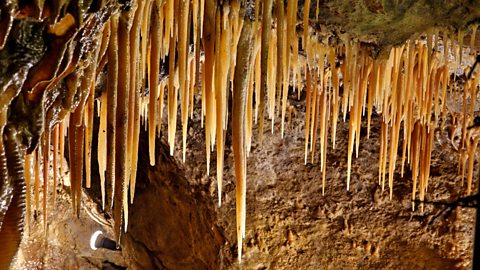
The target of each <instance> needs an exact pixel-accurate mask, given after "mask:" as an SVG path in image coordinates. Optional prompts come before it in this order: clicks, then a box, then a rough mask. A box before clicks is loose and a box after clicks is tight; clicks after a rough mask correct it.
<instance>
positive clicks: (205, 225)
mask: <svg viewBox="0 0 480 270" xmlns="http://www.w3.org/2000/svg"><path fill="white" fill-rule="evenodd" d="M143 135H146V134H143ZM144 138H146V136H144ZM147 146H148V141H147V140H141V144H140V149H142V150H140V153H139V155H140V157H139V164H142V165H141V168H142V169H141V170H140V171H139V174H138V177H137V179H138V183H137V187H136V193H135V203H134V204H133V205H132V206H131V207H130V214H129V220H130V222H129V227H128V233H127V234H125V236H124V243H123V254H124V256H125V260H126V262H127V264H128V265H129V266H130V267H131V268H132V269H220V268H221V265H222V261H221V260H220V257H219V256H218V255H219V252H220V248H221V246H222V245H223V243H224V237H223V235H222V232H220V231H219V228H217V226H216V213H215V210H214V209H213V203H212V202H211V201H210V198H208V196H205V195H204V194H203V195H202V194H201V193H200V192H198V191H197V190H195V188H194V187H193V186H190V184H189V182H188V180H187V178H186V176H185V172H184V171H183V170H181V169H180V167H179V166H178V165H177V163H176V162H175V161H174V160H173V158H171V157H170V156H169V154H168V152H169V150H168V148H167V146H166V145H165V144H164V143H162V142H160V141H158V142H157V151H156V153H158V155H157V159H156V164H157V165H156V166H155V167H149V166H146V165H147V164H149V162H148V147H147Z"/></svg>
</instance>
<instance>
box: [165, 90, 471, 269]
mask: <svg viewBox="0 0 480 270" xmlns="http://www.w3.org/2000/svg"><path fill="white" fill-rule="evenodd" d="M290 101H291V102H292V103H293V104H295V103H296V102H295V100H294V98H293V97H292V98H291V99H290ZM300 104H303V103H300ZM296 110H297V111H296V115H295V116H294V117H293V118H292V119H293V120H292V122H291V123H289V124H288V125H287V126H288V127H289V128H288V131H287V132H286V135H285V138H283V139H281V138H280V134H279V125H276V127H275V130H276V132H275V133H274V134H271V133H270V130H266V132H265V134H264V143H263V145H258V142H257V141H256V140H255V141H254V144H253V147H252V148H253V149H252V153H251V154H250V157H249V158H248V168H247V232H246V241H245V242H246V245H245V246H244V252H245V253H244V256H243V259H244V261H243V262H242V265H241V268H242V269H469V265H470V263H471V262H470V260H471V252H472V239H473V226H474V218H473V215H474V211H473V210H471V209H455V210H454V211H453V212H452V214H451V215H445V214H442V212H441V211H442V210H443V209H444V208H443V207H440V206H436V207H433V206H431V205H426V206H425V210H424V211H423V212H421V211H420V210H416V211H412V206H411V205H412V204H411V188H412V181H411V173H410V170H409V169H406V171H405V175H404V177H401V176H400V174H399V173H395V177H394V194H393V199H392V200H391V201H390V200H389V196H388V187H386V190H385V191H384V192H382V188H381V185H379V184H378V166H377V162H378V151H379V144H378V143H379V136H378V132H379V128H378V124H379V122H378V121H379V117H378V116H374V118H373V127H372V130H371V135H370V139H368V140H367V139H366V125H365V126H363V128H362V134H361V136H362V139H361V146H360V152H359V157H358V158H357V159H354V162H353V166H352V182H351V190H350V192H348V191H347V190H346V171H347V170H346V167H347V166H346V163H347V149H346V146H347V138H348V129H347V128H348V124H346V123H343V122H342V121H340V122H339V125H338V129H339V131H338V133H337V142H336V146H337V147H336V149H335V150H332V148H331V145H329V148H328V159H327V179H326V186H325V195H324V196H323V195H322V173H321V172H320V165H319V162H318V158H319V157H318V156H317V157H316V162H315V163H313V164H311V163H310V162H309V163H308V164H307V165H304V159H303V157H304V119H303V118H304V114H303V113H302V110H304V108H303V106H302V105H296ZM199 124H200V123H199V122H198V121H194V122H193V123H192V124H191V128H190V133H189V134H190V138H189V146H188V147H189V152H188V154H187V160H186V163H185V164H184V165H183V167H184V168H185V170H186V172H187V175H189V176H191V177H189V178H188V179H189V181H190V182H191V183H192V185H193V186H195V185H198V187H197V188H200V189H202V186H203V187H207V188H208V189H209V192H210V194H209V197H210V199H211V200H212V201H215V200H216V192H217V191H216V183H215V179H214V177H213V176H214V175H215V166H216V164H215V162H212V165H211V166H212V168H211V175H212V177H207V176H206V175H205V171H206V163H205V153H204V147H203V143H201V142H203V140H204V135H203V133H202V132H201V129H200V128H199ZM277 124H278V123H277ZM267 126H269V125H267ZM254 134H258V132H257V131H256V132H255V133H254ZM445 136H446V134H445V132H444V131H441V130H438V131H437V134H436V137H437V141H436V145H435V150H434V152H433V157H432V166H431V178H430V182H429V192H428V194H427V197H426V199H427V200H428V201H440V200H443V201H445V200H455V199H456V198H459V197H461V196H465V188H462V181H461V177H459V176H458V175H457V163H456V156H455V155H453V153H452V152H451V149H450V148H449V147H448V146H447V145H445V144H444V143H443V141H444V140H445ZM227 138H228V136H227ZM441 142H442V143H441ZM177 145H179V144H177ZM226 149H227V150H226V161H225V164H226V168H225V180H224V181H225V183H224V186H225V189H224V191H225V194H224V198H225V199H224V201H223V205H222V207H221V208H217V212H218V215H217V216H218V219H217V221H216V222H217V224H218V226H219V227H220V228H221V229H222V230H223V231H224V233H225V236H226V240H227V243H226V246H225V247H224V249H223V250H224V252H223V256H224V259H225V260H226V261H228V262H234V263H233V264H230V265H228V264H226V267H225V268H226V269H231V268H233V269H235V268H238V267H239V266H238V265H237V263H236V260H235V259H234V258H236V248H235V247H236V246H235V245H236V243H235V242H236V241H235V239H236V238H235V185H234V172H233V157H232V153H231V148H230V142H228V141H227V144H226ZM180 153H181V151H177V152H176V155H177V160H181V159H180ZM399 168H400V163H398V164H397V172H399ZM406 168H407V166H406ZM475 175H476V174H475ZM207 197H208V196H207ZM417 209H418V207H417ZM172 269H175V268H172Z"/></svg>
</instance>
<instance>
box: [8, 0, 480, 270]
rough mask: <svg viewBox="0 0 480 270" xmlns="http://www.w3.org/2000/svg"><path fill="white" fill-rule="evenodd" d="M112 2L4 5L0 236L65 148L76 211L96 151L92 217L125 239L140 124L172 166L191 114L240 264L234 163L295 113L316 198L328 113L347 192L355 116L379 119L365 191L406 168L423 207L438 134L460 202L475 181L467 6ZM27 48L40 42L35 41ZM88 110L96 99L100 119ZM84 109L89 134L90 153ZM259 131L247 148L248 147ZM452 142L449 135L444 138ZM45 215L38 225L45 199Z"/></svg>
mask: <svg viewBox="0 0 480 270" xmlns="http://www.w3.org/2000/svg"><path fill="white" fill-rule="evenodd" d="M253 3H256V6H253ZM260 3H263V7H262V8H260V6H259V4H260ZM123 4H124V5H116V3H114V2H109V3H105V2H104V1H98V2H95V3H92V2H90V1H83V2H81V3H77V2H75V1H72V2H68V1H63V2H59V3H54V4H50V2H48V3H44V2H43V1H40V2H38V1H37V2H31V3H21V4H19V5H17V3H16V2H15V1H9V2H6V3H2V4H1V6H0V7H1V8H2V13H3V14H4V15H2V16H3V18H2V20H1V21H0V48H1V49H2V50H1V56H2V63H1V64H2V70H4V71H5V72H4V73H3V77H2V92H1V93H0V94H1V95H2V96H1V99H0V100H1V103H0V116H1V117H0V120H1V121H0V128H1V129H0V130H2V135H3V136H2V137H3V138H2V139H3V142H1V143H2V144H4V145H5V147H4V148H5V151H4V152H5V157H6V158H5V159H2V160H3V161H2V164H3V165H2V166H0V170H1V172H0V173H1V175H2V178H3V179H4V180H5V181H2V186H1V188H2V189H1V191H2V194H0V195H1V196H2V201H4V202H5V203H3V204H4V205H6V206H5V207H2V215H0V217H2V219H3V217H5V218H4V219H5V220H2V222H3V224H20V226H18V228H13V227H15V226H13V225H12V226H13V227H12V226H10V225H9V226H4V227H3V231H0V233H2V232H3V233H8V234H9V235H10V229H12V230H13V231H15V235H14V238H15V239H19V236H21V232H22V225H21V224H22V222H21V221H19V220H17V219H19V218H18V217H21V216H22V214H21V213H23V205H24V202H23V189H24V186H26V187H27V189H28V190H27V193H26V198H25V200H26V206H27V207H26V208H27V209H26V213H27V215H26V216H27V217H28V216H30V208H31V204H33V201H35V204H36V205H38V204H39V202H38V196H35V200H33V199H32V197H31V195H32V190H33V191H34V192H33V194H39V192H38V190H39V184H38V183H39V181H40V175H41V171H40V166H39V165H40V164H41V163H42V162H43V178H44V179H45V183H46V184H45V185H43V193H44V194H48V190H49V188H51V186H49V183H50V182H49V181H47V180H48V179H47V178H48V174H47V171H48V167H49V162H50V161H53V162H54V165H53V168H54V177H53V187H54V188H56V177H55V176H56V175H57V169H58V168H57V167H58V166H57V165H56V164H57V155H60V156H61V157H63V156H64V152H63V151H64V149H65V144H67V146H68V159H69V166H70V170H71V174H70V183H71V195H72V202H73V208H74V211H75V212H76V213H77V215H78V214H79V212H80V207H81V196H82V187H83V186H85V187H87V188H88V187H90V184H91V168H92V166H91V164H92V160H91V156H92V150H97V153H98V160H97V161H98V164H99V173H100V179H101V184H100V186H101V194H102V196H101V198H102V206H104V207H106V208H107V210H106V211H111V212H112V216H113V220H114V221H113V227H114V228H113V229H114V232H115V239H116V240H117V241H120V240H121V239H122V238H121V236H122V231H124V230H126V229H127V228H128V227H129V222H128V217H129V216H131V215H130V214H131V213H130V212H129V211H128V208H129V201H134V195H135V185H136V175H137V174H136V170H137V164H138V142H139V132H140V121H144V122H145V124H146V125H147V130H148V140H149V162H148V163H149V164H151V165H154V164H155V161H156V159H157V156H158V154H159V153H157V152H156V151H155V149H156V148H155V137H156V136H157V135H161V134H162V132H163V130H166V131H168V132H167V133H168V134H167V135H166V136H165V137H166V139H167V140H168V144H169V147H170V151H169V153H170V155H173V154H175V151H174V150H175V142H176V136H175V135H176V129H177V122H178V121H177V114H178V115H179V117H178V118H180V119H181V121H180V122H181V128H182V141H181V142H182V149H181V151H182V158H181V159H182V160H184V161H186V156H187V150H188V149H189V148H188V147H187V142H188V141H187V138H188V137H189V133H188V130H189V122H191V121H193V120H194V117H193V115H194V111H197V110H198V111H201V113H200V116H197V118H196V121H198V119H199V118H200V119H201V120H200V121H201V122H202V125H201V126H200V127H195V129H197V130H201V131H202V132H204V133H205V136H204V137H203V143H202V145H203V146H204V149H205V159H206V166H205V167H206V168H204V169H205V170H204V171H206V172H207V174H208V172H209V170H210V155H211V152H212V151H214V150H215V151H216V161H217V162H216V165H217V168H216V171H217V177H216V181H217V196H216V197H217V198H218V203H219V205H220V204H222V194H223V193H224V191H223V184H222V183H223V182H222V181H223V177H224V173H223V168H224V167H225V166H226V168H228V166H232V164H234V166H235V167H234V168H235V174H234V175H235V181H236V183H235V188H236V194H235V199H236V203H235V205H236V206H235V211H236V214H235V216H236V218H235V226H234V229H233V230H234V231H236V235H237V237H236V241H232V242H235V243H237V251H236V252H234V253H235V255H237V258H238V260H239V261H241V260H242V247H243V246H244V243H243V240H244V239H245V237H246V236H247V232H246V222H247V218H246V217H247V209H248V205H247V203H246V202H247V200H248V199H247V185H248V180H247V179H248V178H249V177H248V175H249V169H248V166H247V156H248V155H253V154H252V153H251V152H252V145H254V144H255V143H256V141H257V140H259V141H260V142H262V136H265V135H264V131H266V130H267V127H266V126H269V128H268V129H270V127H271V129H272V131H273V130H277V129H278V130H279V133H280V136H281V137H284V136H285V133H286V132H285V130H286V121H287V120H288V119H289V118H288V115H292V114H294V113H295V111H296V110H297V111H298V110H301V111H302V112H305V115H302V113H297V115H302V118H303V119H304V122H302V123H303V124H302V125H301V126H304V127H305V128H304V134H305V135H304V136H303V139H304V142H303V144H304V147H305V148H304V154H303V156H304V160H303V162H301V163H309V162H312V161H315V157H316V155H319V158H318V164H319V166H320V170H321V172H322V177H321V180H320V181H321V183H322V186H321V187H322V193H325V190H326V188H327V187H328V185H327V183H328V182H327V181H326V180H327V179H328V177H329V176H328V174H329V173H330V172H329V171H328V165H327V160H329V155H330V154H332V153H334V151H336V147H339V146H336V142H337V140H340V138H339V136H337V123H339V122H340V121H341V120H340V121H339V119H338V118H339V116H340V119H341V118H342V116H343V120H344V121H345V120H346V121H348V132H347V133H348V134H347V135H345V137H346V138H347V139H346V142H345V145H344V146H346V147H347V151H346V153H345V157H346V158H347V166H346V176H345V179H343V178H342V179H337V181H345V182H346V190H347V191H349V190H350V186H351V183H352V174H351V172H352V168H354V166H355V165H354V164H355V160H354V159H353V153H354V151H355V156H356V157H357V156H359V151H360V150H359V149H360V148H361V146H360V141H361V139H362V140H363V137H364V136H365V134H364V133H365V132H364V129H365V127H363V126H362V119H363V118H366V121H367V127H366V133H367V135H366V136H367V137H369V135H370V129H371V125H370V124H371V121H372V115H373V114H374V112H375V111H376V112H377V113H378V114H379V115H380V116H379V118H381V121H379V122H378V126H379V128H380V130H379V133H380V134H381V135H380V147H379V149H380V151H379V152H380V154H379V159H378V160H376V161H375V162H376V164H378V168H377V172H378V183H379V186H381V188H382V190H383V189H389V197H390V199H393V198H394V187H395V184H396V181H397V180H398V179H397V177H395V173H396V172H400V175H401V176H402V177H403V176H404V173H405V172H408V170H411V172H412V173H411V177H409V179H412V188H411V190H412V195H411V198H412V199H415V198H417V197H416V196H417V193H418V194H419V199H420V200H422V201H423V200H424V199H425V196H426V194H427V193H426V192H427V188H428V187H429V183H430V182H429V181H430V180H429V179H430V176H431V167H432V163H431V161H432V153H433V152H434V151H435V146H436V144H435V138H436V134H435V132H436V131H437V130H440V131H439V133H440V134H443V133H445V132H446V131H445V132H444V127H445V126H446V125H447V126H449V127H450V130H451V132H450V135H451V136H450V138H449V139H450V140H451V141H452V142H451V143H446V145H447V147H450V148H452V149H453V152H452V153H453V154H454V155H455V156H458V159H459V161H460V164H461V166H460V171H461V172H462V173H463V174H464V176H465V178H466V179H467V180H466V192H467V193H468V194H470V193H471V192H472V190H473V188H475V187H474V186H473V184H472V177H473V171H474V170H473V168H474V159H475V152H476V149H477V145H478V140H479V137H478V135H477V134H476V132H475V130H471V129H467V127H468V126H470V124H471V122H472V119H473V117H474V114H475V111H476V106H475V100H476V98H477V88H478V84H479V78H480V76H478V75H477V72H474V73H473V76H472V77H471V78H467V79H466V78H465V76H464V74H463V72H458V71H457V69H458V68H459V67H462V68H463V67H464V66H465V61H462V59H463V60H466V61H470V59H469V57H468V55H465V56H464V46H463V45H464V44H467V45H469V46H470V48H472V49H473V48H474V47H475V46H476V39H475V34H476V24H475V23H476V22H477V21H478V18H479V13H480V12H479V5H478V3H475V2H473V3H468V4H465V3H461V2H456V1H453V2H452V1H445V3H443V5H442V6H441V7H440V5H438V6H437V5H432V4H431V3H430V2H428V1H401V3H397V1H383V2H381V3H380V2H378V1H335V2H333V3H323V2H322V3H320V1H304V2H302V1H289V2H288V3H287V4H285V3H284V2H283V1H282V2H278V1H275V3H273V2H272V1H249V2H248V3H247V4H246V6H245V5H244V4H245V3H241V1H231V2H229V3H227V2H225V3H223V4H222V5H220V4H219V3H217V1H213V0H205V1H196V0H194V1H174V0H168V1H127V2H126V3H123ZM272 5H273V9H272ZM304 5H306V6H304ZM302 14H303V18H301V17H302ZM425 14H431V16H426V15H425ZM457 15H458V16H457ZM27 18H28V19H27ZM260 18H262V19H261V22H260ZM38 19H40V20H43V21H44V22H45V24H46V26H45V28H42V23H32V21H33V22H35V20H38ZM297 24H298V26H299V27H297ZM272 25H273V27H272ZM300 25H303V33H302V31H301V30H302V29H301V27H300ZM37 27H38V28H37ZM38 33H42V35H39V34H38ZM421 33H422V34H421ZM420 35H422V36H420ZM35 36H38V37H39V38H37V39H34V38H32V37H35ZM407 39H409V42H407V41H406V40H407ZM32 40H34V41H33V42H25V41H32ZM17 45H22V46H17ZM190 45H193V46H190ZM392 46H397V47H392ZM202 52H203V53H202ZM167 56H168V57H167ZM18 59H20V60H22V61H18ZM167 60H168V61H167ZM167 62H168V63H167ZM160 66H168V74H167V76H159V73H160ZM105 68H106V71H105ZM200 71H201V72H200ZM456 73H458V74H456ZM100 74H102V76H106V81H107V83H106V86H105V87H104V88H102V89H100V88H99V87H96V86H97V82H98V81H99V80H98V79H99V77H101V76H100ZM104 74H106V75H104ZM452 74H456V75H454V76H452ZM457 75H458V76H457ZM165 91H167V92H166V93H165ZM198 91H201V94H200V93H198ZM100 92H101V93H100ZM292 94H295V95H298V96H299V97H301V98H302V102H303V104H304V107H302V106H299V107H298V108H297V107H295V106H292V104H295V102H296V101H294V99H293V98H292V97H290V95H292ZM230 97H232V98H231V100H230ZM95 99H97V100H101V102H100V103H99V105H100V106H99V107H98V106H97V109H95V106H94V104H95V102H94V101H95ZM164 104H165V107H166V108H165V110H164ZM178 107H180V111H178ZM194 107H195V109H194ZM200 107H201V109H200ZM230 108H232V109H230ZM96 111H97V113H98V114H99V118H100V129H99V132H98V133H97V134H98V143H97V144H96V145H94V144H92V141H93V140H92V138H93V136H95V135H94V133H93V132H92V131H93V123H94V118H95V112H96ZM164 111H165V112H164ZM163 115H166V118H168V120H167V121H166V122H167V125H168V127H166V128H163V127H162V117H163ZM347 117H348V118H347ZM257 121H258V126H259V130H258V131H257V132H256V133H257V134H258V133H259V134H260V136H258V137H257V136H254V134H255V132H254V131H255V130H256V125H255V124H254V123H256V122H257ZM230 123H231V124H230ZM203 124H204V125H203ZM277 125H279V126H280V127H278V126H277ZM457 131H458V132H460V134H461V135H459V136H457ZM67 133H68V137H67V139H66V137H65V135H66V134H67ZM163 133H165V132H163ZM372 134H373V132H372ZM455 138H460V142H456V141H455ZM447 141H448V139H447ZM197 142H198V141H197ZM227 143H228V144H227ZM230 143H231V146H232V148H233V149H232V150H233V152H232V153H233V157H234V158H233V160H230V161H229V162H230V163H229V164H227V163H226V162H224V161H223V160H224V158H225V155H226V152H228V151H229V150H228V149H227V147H225V146H228V145H229V144H230ZM449 144H450V145H449ZM177 145H178V143H177ZM51 146H53V152H54V153H53V160H52V158H50V155H51V153H50V148H51ZM330 147H332V148H330ZM23 160H27V162H26V163H25V164H28V165H29V166H26V168H25V169H26V171H27V173H26V175H24V173H23V170H22V168H19V167H18V164H23ZM212 160H213V159H212ZM5 164H7V165H8V166H5ZM9 164H12V166H10V165H9ZM7 167H8V168H7ZM17 167H18V168H17ZM33 168H35V169H33ZM61 169H65V168H61ZM25 176H26V177H25ZM231 176H233V174H231V175H229V177H231ZM24 178H25V179H24ZM84 178H85V185H83V181H84ZM394 180H395V181H394ZM23 181H25V184H23ZM225 181H229V179H225ZM462 181H463V177H462ZM332 182H333V181H332ZM333 184H336V183H335V182H334V183H333ZM337 185H338V184H337ZM430 185H431V184H430ZM459 189H460V188H459ZM12 190H13V191H12ZM461 190H462V189H461ZM4 191H5V192H4ZM14 194H18V196H17V197H15V196H16V195H14ZM53 194H55V192H54V193H53ZM250 196H252V195H250ZM253 196H254V195H253ZM427 196H428V195H427ZM4 197H5V198H4ZM18 198H21V200H19V199H18ZM53 199H55V198H53ZM10 201H14V202H15V205H17V207H18V209H17V208H12V207H15V205H11V203H10ZM187 204H188V202H187ZM42 206H43V207H42V211H43V222H44V224H45V225H46V224H47V222H48V221H47V219H46V217H47V210H48V209H49V208H47V196H44V199H43V203H42ZM413 206H415V205H414V204H412V207H413ZM36 208H38V207H36ZM421 208H422V210H423V206H421ZM8 209H10V212H8ZM12 209H14V210H12ZM17 210H18V211H17ZM12 211H13V212H15V213H14V214H11V213H12ZM52 211H54V210H53V209H52ZM17 212H20V213H17ZM7 213H10V214H8V215H7ZM185 213H186V212H185ZM229 218H230V219H232V217H229ZM28 220H29V219H28V218H27V221H28ZM10 227H12V228H10ZM230 229H232V228H230ZM0 235H1V234H0ZM14 242H15V241H14ZM16 242H18V241H16ZM12 243H13V242H12ZM7 247H8V249H9V250H8V252H7V251H6V252H5V254H14V253H15V249H16V244H12V245H7ZM10 257H11V255H8V256H5V258H2V260H1V263H2V265H8V262H9V260H10ZM208 265H210V264H208Z"/></svg>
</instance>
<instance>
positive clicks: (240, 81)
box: [232, 19, 254, 261]
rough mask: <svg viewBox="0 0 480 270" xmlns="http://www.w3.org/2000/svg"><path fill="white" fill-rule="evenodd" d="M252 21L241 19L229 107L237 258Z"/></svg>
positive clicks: (242, 205)
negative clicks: (230, 109) (231, 97)
mask: <svg viewBox="0 0 480 270" xmlns="http://www.w3.org/2000/svg"><path fill="white" fill-rule="evenodd" d="M253 29H254V28H253V23H252V22H251V21H250V20H248V19H247V20H246V21H245V22H244V26H243V28H242V33H241V38H240V43H239V45H238V58H237V65H236V67H235V69H236V74H241V76H237V77H235V79H234V88H233V109H232V140H233V143H232V144H233V155H234V161H235V178H236V181H235V183H236V201H237V202H236V216H237V245H238V260H239V261H241V259H242V240H243V238H245V218H246V190H247V187H246V171H247V168H246V165H247V164H246V147H245V126H246V125H245V124H246V123H245V116H246V115H245V113H246V101H247V98H246V96H247V88H248V77H249V68H250V63H251V58H252V47H251V45H252V37H253Z"/></svg>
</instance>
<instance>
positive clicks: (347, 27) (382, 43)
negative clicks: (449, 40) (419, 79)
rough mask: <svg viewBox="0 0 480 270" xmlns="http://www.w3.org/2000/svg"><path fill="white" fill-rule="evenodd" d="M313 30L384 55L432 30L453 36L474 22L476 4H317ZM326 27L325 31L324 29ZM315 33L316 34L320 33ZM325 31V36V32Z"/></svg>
mask: <svg viewBox="0 0 480 270" xmlns="http://www.w3.org/2000/svg"><path fill="white" fill-rule="evenodd" d="M318 2H319V16H318V19H317V20H316V21H317V23H319V24H320V25H323V27H324V28H323V29H322V27H321V26H317V28H320V29H321V30H328V31H333V32H334V33H336V34H337V35H341V34H344V33H346V34H348V35H350V36H351V37H354V38H357V39H359V40H360V41H361V42H365V43H369V44H370V45H371V46H372V47H373V48H372V49H373V51H372V54H373V55H376V54H378V53H380V54H381V53H382V52H383V53H388V51H389V50H388V48H390V47H391V46H395V45H400V44H402V43H403V42H405V40H407V39H412V38H414V37H416V36H418V35H420V34H422V33H423V32H425V31H427V30H433V28H435V27H436V28H437V29H438V28H441V29H446V30H447V32H451V35H456V34H454V33H455V32H456V31H457V30H466V27H467V26H468V25H470V24H472V23H475V22H478V18H479V16H480V1H478V0H475V1H449V0H442V1H429V0H421V1H417V0H404V1H395V0H385V1H381V0H362V1H352V0H336V1H318ZM316 5H317V1H311V9H310V18H315V17H316V14H315V12H316ZM325 27H326V28H325ZM320 29H319V30H320ZM328 31H327V32H328Z"/></svg>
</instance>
